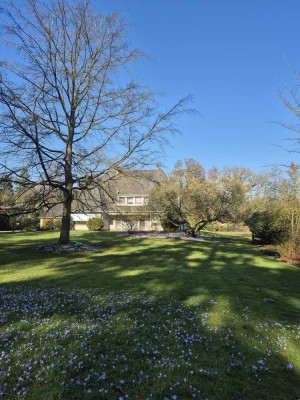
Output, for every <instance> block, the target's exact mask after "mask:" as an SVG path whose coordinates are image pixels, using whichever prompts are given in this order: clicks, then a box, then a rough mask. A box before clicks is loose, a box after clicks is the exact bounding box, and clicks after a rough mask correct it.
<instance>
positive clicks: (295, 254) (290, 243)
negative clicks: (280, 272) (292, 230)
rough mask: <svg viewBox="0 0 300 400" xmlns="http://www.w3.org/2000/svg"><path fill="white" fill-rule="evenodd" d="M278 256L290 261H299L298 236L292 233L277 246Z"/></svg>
mask: <svg viewBox="0 0 300 400" xmlns="http://www.w3.org/2000/svg"><path fill="white" fill-rule="evenodd" d="M277 251H278V253H279V254H280V256H281V257H282V258H284V259H286V260H290V261H294V260H295V261H300V236H299V235H294V236H292V237H291V238H290V239H289V240H287V241H286V242H284V243H282V244H280V245H278V246H277Z"/></svg>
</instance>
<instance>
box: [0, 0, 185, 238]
mask: <svg viewBox="0 0 300 400" xmlns="http://www.w3.org/2000/svg"><path fill="white" fill-rule="evenodd" d="M2 17H3V18H2V21H3V22H2V30H3V34H4V35H5V36H4V37H6V42H5V43H6V44H7V45H9V46H11V47H12V48H13V49H14V50H15V52H16V53H17V57H16V56H15V57H14V60H13V61H7V60H6V61H3V60H2V61H1V72H0V113H1V122H0V135H1V150H2V151H1V164H0V168H1V169H0V174H2V175H5V176H7V175H9V177H10V179H11V180H12V181H13V182H14V183H17V184H19V185H22V187H24V188H25V189H24V190H25V192H26V193H27V195H28V196H29V195H30V194H32V193H34V196H33V197H34V199H33V200H32V201H31V202H30V205H31V208H32V209H42V207H50V206H51V204H53V197H55V201H56V202H57V203H58V202H60V203H61V204H62V205H63V217H62V228H61V233H60V240H59V241H60V243H62V244H63V243H68V242H69V230H70V215H71V207H72V201H73V199H74V193H78V192H80V191H81V192H82V191H85V192H87V191H89V190H93V189H94V188H95V187H96V186H99V184H101V179H102V178H103V177H107V176H109V177H112V176H113V173H114V172H120V171H126V170H128V169H134V168H139V167H141V166H142V165H145V163H151V162H152V161H154V159H155V158H157V154H156V151H157V150H155V147H153V146H155V145H157V144H159V146H158V147H161V144H162V142H164V141H165V139H166V137H167V136H168V134H169V133H170V132H174V131H175V125H174V117H176V116H177V115H178V114H180V113H181V112H183V111H186V107H187V102H189V98H185V99H182V100H181V101H179V102H178V103H177V104H176V105H174V106H173V107H172V108H170V109H168V110H167V111H165V112H161V111H159V108H158V105H157V102H156V96H155V94H154V93H153V92H151V91H150V90H148V89H146V88H144V87H143V86H142V85H140V84H139V83H137V82H135V81H133V80H130V81H129V82H128V79H127V77H128V70H127V68H128V67H129V66H130V65H131V63H132V62H134V61H136V60H137V59H138V58H139V57H140V55H141V54H140V52H139V51H137V50H134V49H131V47H130V45H129V44H128V42H127V37H126V24H125V22H124V20H123V19H122V18H121V17H120V16H119V15H117V14H112V15H109V16H104V15H102V14H99V13H96V12H95V11H94V10H93V9H92V7H91V4H90V2H89V1H88V0H76V1H71V0H70V1H68V0H56V1H54V0H53V1H52V2H48V1H44V2H40V1H38V0H27V1H26V8H24V9H20V8H18V7H17V6H14V5H10V6H9V7H7V8H5V9H2ZM125 82H126V83H125ZM156 149H157V146H156ZM156 163H157V161H156ZM24 168H26V171H28V174H27V175H26V176H22V175H21V172H22V171H23V170H24ZM108 173H109V174H108ZM36 188H38V193H39V198H38V201H35V200H36V197H35V196H36ZM34 189H35V190H34ZM53 193H55V196H53ZM81 198H83V196H81ZM26 204H28V201H27V202H26ZM21 207H25V203H24V204H23V203H22V201H21V205H19V206H18V209H20V208H21Z"/></svg>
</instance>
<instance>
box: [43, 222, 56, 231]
mask: <svg viewBox="0 0 300 400" xmlns="http://www.w3.org/2000/svg"><path fill="white" fill-rule="evenodd" d="M42 230H43V231H53V230H54V225H53V221H46V222H45V223H44V225H43V227H42Z"/></svg>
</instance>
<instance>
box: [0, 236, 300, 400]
mask: <svg viewBox="0 0 300 400" xmlns="http://www.w3.org/2000/svg"><path fill="white" fill-rule="evenodd" d="M72 235H73V239H75V240H78V241H81V242H87V243H91V244H94V245H96V246H99V248H100V250H99V251H97V252H88V253H87V252H86V253H80V254H78V253H77V254H60V255H56V254H55V255H54V254H45V253H41V252H38V251H37V250H36V246H37V245H38V244H41V243H47V242H51V241H53V240H55V238H56V237H57V234H56V233H15V234H10V233H1V234H0V243H1V244H0V283H1V286H0V307H1V314H0V397H1V396H4V397H7V398H9V399H15V398H24V399H35V400H40V399H42V400H43V399H47V400H51V399H53V400H56V399H63V400H65V399H78V400H81V399H112V400H117V399H118V400H124V399H138V400H146V399H160V400H164V399H168V400H175V399H178V400H180V399H181V400H188V399H193V398H195V399H203V400H204V399H209V400H215V399H220V400H227V399H228V400H229V399H230V400H233V399H240V400H242V399H255V400H260V399H270V400H277V399H278V400H280V399H284V400H286V399H300V389H299V388H300V352H299V348H300V324H299V321H300V299H299V287H300V285H299V283H300V268H298V267H295V266H291V265H287V264H283V263H280V262H278V261H275V260H273V259H272V258H271V257H268V256H265V255H262V254H260V253H259V252H258V251H257V250H256V249H255V248H253V247H252V246H251V244H250V242H249V240H248V238H247V236H246V235H244V236H239V237H236V236H231V237H230V238H227V239H226V236H224V235H222V236H224V240H223V241H214V242H213V241H212V242H207V241H205V242H204V241H203V242H202V241H201V242H196V241H191V242H188V241H176V240H154V239H151V240H150V239H140V238H127V237H125V238H124V237H120V236H118V235H117V234H114V233H106V232H103V233H91V232H84V233H80V232H74V233H73V234H72Z"/></svg>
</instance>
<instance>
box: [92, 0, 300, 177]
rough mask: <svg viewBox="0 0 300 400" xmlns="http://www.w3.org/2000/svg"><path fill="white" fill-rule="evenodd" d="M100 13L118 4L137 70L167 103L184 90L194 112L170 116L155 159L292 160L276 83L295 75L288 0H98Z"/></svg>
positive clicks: (294, 19) (299, 30)
mask: <svg viewBox="0 0 300 400" xmlns="http://www.w3.org/2000/svg"><path fill="white" fill-rule="evenodd" d="M94 7H95V8H97V10H102V11H104V12H105V13H107V12H110V11H112V10H119V11H120V12H121V13H122V14H123V15H125V16H126V18H127V19H128V21H129V22H130V23H131V26H130V27H129V35H130V38H131V41H132V44H133V45H134V46H136V47H138V48H140V49H141V50H142V51H144V52H145V53H146V54H147V55H148V56H149V57H150V58H151V59H152V60H150V61H149V60H148V61H147V60H146V61H144V62H142V63H141V64H140V65H139V66H138V68H137V74H138V75H139V78H140V79H141V80H143V81H144V82H145V83H146V84H148V85H149V86H150V87H152V88H154V89H157V90H159V91H161V92H163V93H164V96H163V97H161V102H162V103H163V104H165V105H166V106H168V105H169V106H170V105H172V104H173V103H174V102H176V101H177V100H178V99H180V98H181V97H183V96H185V95H186V94H189V93H191V94H192V95H193V96H194V98H195V108H196V109H197V110H198V111H199V112H200V113H201V116H200V115H199V116H186V117H184V118H182V119H181V120H180V129H181V132H182V135H181V136H177V137H176V138H175V139H174V140H172V148H170V149H168V151H167V155H166V158H165V160H164V163H165V165H166V166H167V167H168V168H170V167H172V166H173V164H174V162H175V161H176V160H177V159H184V158H188V157H191V158H195V159H196V160H198V161H199V162H201V163H202V164H203V165H204V167H206V168H209V167H212V166H217V167H222V166H229V165H230V166H233V165H235V166H245V167H249V168H252V169H256V170H263V169H264V167H265V166H271V165H273V164H281V163H288V162H289V161H291V160H294V161H295V162H297V163H300V154H292V153H287V152H285V151H283V150H282V149H280V148H279V147H278V146H286V145H287V142H286V141H285V139H286V138H288V137H290V136H291V133H290V132H289V131H287V130H285V129H284V128H282V127H280V126H278V125H277V124H276V123H272V122H280V121H286V122H291V121H293V117H292V115H291V114H290V113H289V112H288V111H287V110H286V109H285V108H284V106H283V105H282V103H281V101H280V100H279V98H278V96H277V92H278V90H280V89H283V88H285V87H288V88H291V87H293V86H294V85H295V84H296V81H295V78H294V76H293V74H292V72H291V70H290V66H289V64H291V65H293V66H295V67H296V68H298V69H299V70H300V67H299V65H300V48H299V37H300V23H299V22H300V2H299V1H298V0H294V1H293V0H277V1H276V0H273V1H272V0H248V1H246V0H245V1H244V0H235V1H233V0H205V1H204V0H151V1H150V0H148V1H147V0H102V1H101V2H100V1H98V0H95V1H94Z"/></svg>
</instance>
